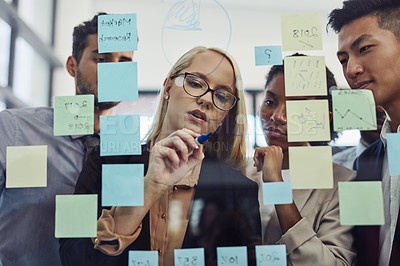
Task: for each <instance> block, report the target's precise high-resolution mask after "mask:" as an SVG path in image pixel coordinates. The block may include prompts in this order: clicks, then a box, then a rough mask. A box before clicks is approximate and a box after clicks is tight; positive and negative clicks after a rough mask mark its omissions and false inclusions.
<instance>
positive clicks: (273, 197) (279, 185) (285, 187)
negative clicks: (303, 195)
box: [262, 182, 293, 205]
mask: <svg viewBox="0 0 400 266" xmlns="http://www.w3.org/2000/svg"><path fill="white" fill-rule="evenodd" d="M262 191H263V203H264V204H265V205H267V204H290V203H292V202H293V193H292V183H291V182H267V183H263V184H262Z"/></svg>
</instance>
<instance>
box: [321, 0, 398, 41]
mask: <svg viewBox="0 0 400 266" xmlns="http://www.w3.org/2000/svg"><path fill="white" fill-rule="evenodd" d="M365 16H376V17H377V18H378V25H379V27H380V28H382V29H385V30H389V31H391V32H392V33H393V34H394V35H395V36H396V38H397V39H398V40H400V1H399V0H347V1H344V2H343V7H342V8H336V9H334V10H332V11H331V13H330V14H329V16H328V18H329V21H328V26H331V28H332V29H333V30H334V31H335V32H336V33H338V32H340V30H341V29H342V27H343V26H345V25H347V24H349V23H350V22H352V21H354V20H356V19H359V18H361V17H365Z"/></svg>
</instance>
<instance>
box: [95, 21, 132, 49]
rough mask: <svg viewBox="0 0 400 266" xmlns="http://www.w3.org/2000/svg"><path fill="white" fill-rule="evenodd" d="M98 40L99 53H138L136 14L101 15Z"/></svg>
mask: <svg viewBox="0 0 400 266" xmlns="http://www.w3.org/2000/svg"><path fill="white" fill-rule="evenodd" d="M97 40H98V44H99V53H112V52H122V51H136V50H137V40H138V37H137V20H136V14H112V15H100V16H99V17H98V37H97Z"/></svg>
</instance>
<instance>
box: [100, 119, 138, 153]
mask: <svg viewBox="0 0 400 266" xmlns="http://www.w3.org/2000/svg"><path fill="white" fill-rule="evenodd" d="M140 154H142V149H141V144H140V116H139V115H109V116H108V115H102V116H100V156H110V155H140Z"/></svg>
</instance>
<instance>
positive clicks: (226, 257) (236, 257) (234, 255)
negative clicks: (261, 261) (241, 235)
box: [217, 247, 247, 266]
mask: <svg viewBox="0 0 400 266" xmlns="http://www.w3.org/2000/svg"><path fill="white" fill-rule="evenodd" d="M217 262H218V266H226V265H241V266H247V247H217Z"/></svg>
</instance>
